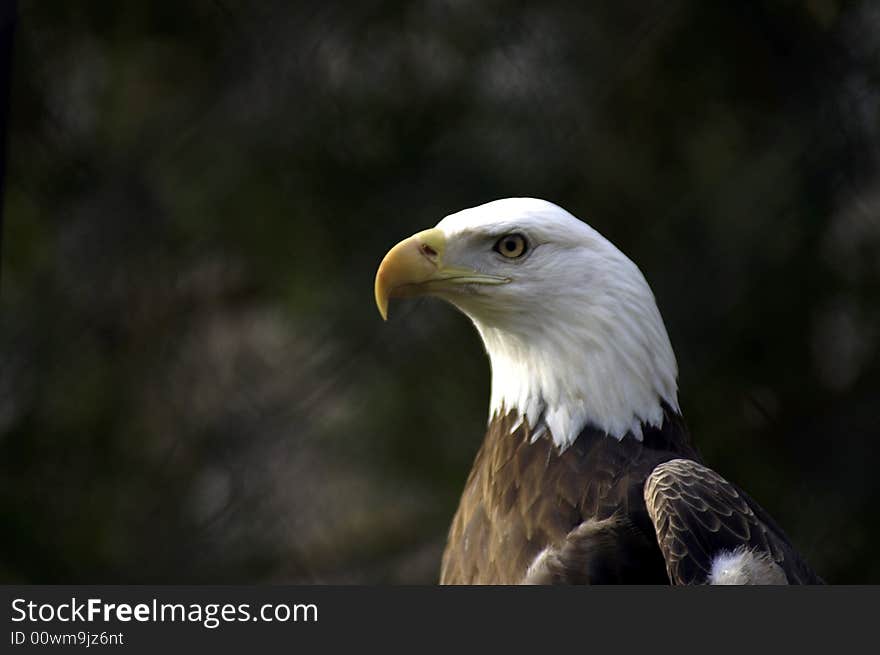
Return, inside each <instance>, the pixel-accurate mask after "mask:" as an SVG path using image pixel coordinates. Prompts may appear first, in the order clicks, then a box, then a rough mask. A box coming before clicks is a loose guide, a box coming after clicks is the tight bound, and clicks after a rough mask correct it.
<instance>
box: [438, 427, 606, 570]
mask: <svg viewBox="0 0 880 655" xmlns="http://www.w3.org/2000/svg"><path fill="white" fill-rule="evenodd" d="M504 423H507V421H506V420H505V421H504ZM493 425H494V424H493ZM506 427H507V426H506V425H494V428H495V429H493V428H492V427H490V430H489V432H488V433H487V435H486V440H485V441H484V443H483V446H482V448H481V449H480V451H479V453H478V454H477V457H476V459H475V461H474V466H473V468H472V470H471V473H470V476H469V477H468V480H467V483H466V485H465V490H464V493H463V494H462V498H461V502H460V504H459V508H458V511H457V513H456V515H455V518H454V519H453V522H452V526H451V527H450V531H449V538H448V543H447V548H446V552H445V553H444V557H443V567H442V572H441V582H443V583H449V584H472V583H483V584H517V583H519V582H521V581H522V579H523V577H524V576H525V574H526V571H527V570H528V568H529V565H530V564H531V563H532V562H533V561H534V560H535V558H536V557H537V556H538V555H539V554H540V553H541V551H542V550H544V549H545V548H546V547H548V546H553V545H556V544H559V543H561V542H562V540H563V539H564V538H565V536H566V535H567V534H568V533H569V532H571V530H572V529H574V528H575V527H577V526H578V525H579V524H581V523H582V522H583V521H585V520H587V519H589V518H599V519H601V518H606V517H607V516H608V515H610V514H611V513H612V512H613V511H614V509H615V508H619V502H618V499H617V498H614V499H613V500H612V498H611V497H612V496H616V495H617V494H616V493H615V487H616V486H618V484H619V482H620V481H621V479H620V475H619V472H620V470H621V469H620V466H619V465H620V464H621V463H622V462H616V461H614V460H615V459H616V458H611V459H609V458H607V457H602V458H597V457H596V455H597V454H596V453H595V452H592V451H590V450H588V449H586V448H585V447H584V444H582V443H576V444H574V445H573V446H572V447H570V448H569V449H567V450H566V451H564V452H563V453H559V452H558V450H557V449H556V447H555V446H554V445H553V443H552V442H551V440H550V439H547V438H539V439H538V440H536V441H535V442H534V443H531V441H530V439H529V437H528V434H527V432H526V429H525V428H519V429H517V430H515V431H514V432H513V433H512V434H511V433H510V432H509V428H508V429H505V428H506Z"/></svg>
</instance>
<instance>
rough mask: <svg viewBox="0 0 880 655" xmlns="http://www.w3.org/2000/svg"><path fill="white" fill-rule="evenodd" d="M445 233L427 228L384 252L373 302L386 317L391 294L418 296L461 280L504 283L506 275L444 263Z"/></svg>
mask: <svg viewBox="0 0 880 655" xmlns="http://www.w3.org/2000/svg"><path fill="white" fill-rule="evenodd" d="M445 252H446V235H445V234H444V233H443V231H442V230H438V229H437V228H431V229H430V230H425V231H423V232H419V233H418V234H414V235H413V236H411V237H409V238H408V239H404V240H403V241H401V242H400V243H398V244H397V245H396V246H394V247H393V248H392V249H391V250H389V251H388V254H387V255H385V258H384V259H383V260H382V263H381V264H379V270H378V271H376V306H377V307H378V308H379V313H380V314H381V315H382V319H383V320H388V301H389V299H391V298H404V297H411V296H419V295H423V294H427V293H432V292H438V291H444V290H449V289H452V288H454V287H457V286H459V285H463V284H506V283H507V282H510V278H506V277H501V276H498V275H487V274H485V273H479V272H478V271H475V270H473V269H469V268H453V267H449V266H445V265H444V263H443V255H444V253H445Z"/></svg>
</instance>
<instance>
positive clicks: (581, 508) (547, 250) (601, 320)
mask: <svg viewBox="0 0 880 655" xmlns="http://www.w3.org/2000/svg"><path fill="white" fill-rule="evenodd" d="M375 294H376V303H377V305H378V308H379V312H380V313H381V315H382V317H383V318H387V312H388V302H389V299H390V298H392V297H411V296H419V295H432V296H437V297H439V298H442V299H443V300H446V301H448V302H450V303H451V304H453V305H454V306H455V307H457V308H458V309H459V310H460V311H462V312H464V313H465V314H466V315H467V316H468V317H469V318H470V319H471V321H472V322H473V323H474V325H475V326H476V328H477V331H478V332H479V334H480V336H481V337H482V340H483V344H484V345H485V348H486V351H487V353H488V355H489V360H490V362H491V368H492V390H491V400H490V412H489V416H490V419H489V426H488V430H487V431H486V435H485V438H484V440H483V444H482V446H481V448H480V450H479V452H478V453H477V456H476V459H475V461H474V464H473V468H472V470H471V472H470V475H469V476H468V478H467V482H466V484H465V489H464V492H463V494H462V497H461V501H460V504H459V507H458V511H457V512H456V514H455V517H454V519H453V521H452V525H451V527H450V529H449V535H448V540H447V545H446V550H445V551H444V554H443V560H442V565H441V572H440V582H441V583H442V584H613V583H623V584H652V583H658V584H669V583H672V584H749V583H751V584H797V583H800V584H804V583H807V584H809V583H821V582H822V580H821V579H820V578H819V577H818V576H817V575H816V574H815V573H814V572H813V571H812V570H811V569H810V567H809V566H808V565H807V564H806V562H805V561H804V559H803V558H802V557H801V556H800V555H799V554H798V552H797V551H796V550H795V548H794V547H793V546H792V544H791V542H790V541H789V540H788V538H787V537H786V536H785V534H784V533H783V531H782V530H781V529H780V527H779V526H778V525H777V524H776V522H775V521H774V520H773V519H772V518H771V517H770V516H769V515H768V514H767V512H765V511H764V510H763V509H762V508H761V507H760V506H759V505H758V504H757V503H756V502H755V501H754V500H752V499H751V498H750V497H749V496H748V495H747V494H746V493H745V492H744V491H743V490H742V489H740V488H739V487H737V486H736V485H735V484H733V483H731V482H729V481H728V480H726V479H725V478H723V477H722V476H721V475H719V474H718V473H716V472H715V471H713V470H712V469H710V468H708V467H707V466H705V465H704V464H703V463H702V461H701V458H700V455H699V453H698V452H697V450H696V449H695V448H694V446H693V445H692V443H691V440H690V437H689V435H688V432H687V429H686V427H685V423H684V421H683V419H682V415H681V410H680V408H679V404H678V391H677V376H678V369H677V364H676V361H675V354H674V353H673V350H672V346H671V344H670V342H669V337H668V335H667V333H666V328H665V326H664V324H663V319H662V318H661V316H660V312H659V310H658V308H657V304H656V301H655V299H654V295H653V293H652V292H651V288H650V287H649V286H648V283H647V281H646V280H645V278H644V276H643V275H642V273H641V271H640V270H639V268H638V267H637V266H636V265H635V264H634V263H633V262H632V261H631V260H630V259H629V258H628V257H626V255H624V254H623V253H622V252H621V251H620V250H618V249H617V248H616V247H615V246H614V245H613V244H612V243H611V242H610V241H608V240H607V239H605V238H604V237H603V236H602V235H600V234H599V233H598V232H597V231H596V230H594V229H592V228H591V227H589V226H588V225H586V224H585V223H583V222H582V221H580V220H578V219H577V218H575V217H574V216H572V215H571V214H569V213H568V212H567V211H565V210H564V209H562V208H560V207H558V206H556V205H554V204H552V203H550V202H546V201H544V200H537V199H532V198H508V199H504V200H496V201H494V202H490V203H487V204H484V205H480V206H478V207H473V208H471V209H466V210H464V211H460V212H458V213H455V214H451V215H449V216H447V217H446V218H444V219H443V220H441V221H440V222H439V223H438V224H437V225H436V226H435V227H433V228H431V229H428V230H425V231H423V232H419V233H418V234H415V235H413V236H411V237H409V238H408V239H405V240H403V241H401V242H400V243H398V244H397V245H396V246H394V247H393V248H392V249H391V250H390V251H389V252H388V254H387V255H386V256H385V258H384V259H383V260H382V263H381V264H380V266H379V269H378V271H377V274H376V284H375Z"/></svg>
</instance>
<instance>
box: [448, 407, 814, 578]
mask: <svg viewBox="0 0 880 655" xmlns="http://www.w3.org/2000/svg"><path fill="white" fill-rule="evenodd" d="M664 409H665V420H664V423H663V426H662V427H661V428H650V427H645V428H644V435H643V440H641V441H639V440H637V439H635V438H634V437H633V436H632V435H627V436H625V437H624V438H623V439H620V440H618V439H614V438H611V437H609V436H607V435H605V434H604V433H601V432H599V431H597V430H595V429H590V428H587V429H585V430H584V431H583V432H582V433H581V434H580V435H579V436H578V438H577V440H576V441H575V442H574V444H572V445H571V446H570V447H569V448H567V449H565V450H564V451H562V452H560V451H559V450H558V449H557V447H556V446H555V445H554V444H553V442H552V440H551V439H550V438H549V437H548V436H547V435H544V436H541V437H539V438H538V439H536V440H535V441H534V443H532V440H531V434H530V431H529V428H528V426H527V425H521V426H519V427H518V428H516V429H515V430H512V427H513V426H514V425H515V423H516V421H517V416H516V414H515V413H514V412H511V413H509V414H507V415H506V416H501V417H498V416H496V417H495V418H494V419H493V421H492V422H491V424H490V426H489V429H488V431H487V433H486V437H485V440H484V442H483V445H482V447H481V448H480V450H479V452H478V453H477V456H476V459H475V461H474V465H473V468H472V470H471V473H470V475H469V477H468V479H467V483H466V484H465V490H464V493H463V494H462V498H461V502H460V505H459V508H458V511H457V512H456V515H455V518H454V519H453V522H452V525H451V527H450V531H449V538H448V543H447V547H446V551H445V552H444V555H443V564H442V570H441V576H440V581H441V583H442V584H519V583H524V582H525V583H538V584H547V583H564V584H603V583H606V584H607V583H632V584H655V583H656V584H668V583H669V582H670V581H672V582H674V583H682V582H703V581H705V578H706V573H707V571H708V569H707V567H710V566H711V557H712V556H713V553H716V552H717V551H718V549H719V548H733V547H735V546H737V545H746V546H752V545H754V546H759V547H766V548H767V549H768V550H769V551H770V553H771V555H772V556H773V558H774V559H775V560H776V561H777V562H779V563H780V565H781V566H782V567H783V569H784V570H785V572H786V574H787V575H788V578H789V581H790V582H819V581H820V580H819V579H818V578H817V577H816V576H815V574H812V572H810V571H809V569H808V568H807V567H806V565H805V564H803V562H802V560H801V559H800V558H799V557H798V556H797V553H796V552H795V551H794V550H793V548H792V547H791V546H790V544H789V543H788V541H787V539H786V538H785V536H784V534H782V532H781V531H780V530H779V529H778V527H777V526H776V525H775V523H773V522H772V519H769V517H768V516H767V515H766V513H765V512H764V511H763V510H761V509H760V507H758V506H757V505H756V504H755V503H754V501H751V499H749V498H748V497H747V496H745V494H741V493H740V492H739V490H737V489H736V488H735V487H733V485H730V484H729V483H727V482H726V481H724V480H723V479H722V478H721V477H720V476H718V475H717V474H715V473H714V472H712V471H711V470H710V469H707V468H705V467H703V466H701V465H699V464H698V463H697V462H699V459H700V458H699V455H698V453H697V452H696V450H695V449H694V448H693V447H692V446H691V444H690V440H689V438H688V436H687V431H686V429H685V427H684V424H683V421H682V419H681V417H680V416H679V415H678V414H676V413H675V412H673V411H672V410H671V409H669V408H668V407H664ZM670 460H677V461H682V460H686V461H689V462H690V464H692V465H693V466H684V467H679V468H681V469H682V470H681V471H677V470H675V469H676V467H675V466H671V467H670V466H667V467H663V468H661V469H660V472H663V473H664V475H663V476H662V479H660V480H657V479H656V478H654V480H655V484H654V486H653V487H652V490H653V491H654V493H653V495H651V496H650V502H651V503H652V505H651V506H650V507H649V505H648V504H646V501H645V482H646V480H648V479H649V477H650V476H651V474H652V472H653V471H654V470H655V469H656V468H657V467H658V465H660V464H663V463H664V462H668V461H670ZM679 474H681V475H686V476H688V479H687V480H683V479H680V478H679ZM719 480H720V481H721V482H722V483H723V486H724V489H725V490H728V489H729V490H734V491H733V493H734V496H730V494H729V492H727V493H721V494H719V493H718V488H717V485H719V484H720V483H719V482H718V481H719ZM695 482H700V484H698V485H696V491H695V492H694V493H692V494H690V495H688V493H685V494H682V493H680V492H681V484H686V485H691V487H692V488H693V487H694V484H695ZM713 485H715V486H714V487H713ZM704 494H708V497H706V498H701V495H704ZM719 506H720V507H719ZM695 507H696V508H698V509H701V510H703V509H705V508H707V507H714V508H715V510H717V511H712V512H708V513H706V512H704V513H703V514H700V512H697V513H696V514H695V513H694V508H695ZM709 514H712V516H711V517H710V516H709ZM695 516H697V517H698V518H702V519H703V521H702V522H700V521H697V520H693V521H692V520H690V518H691V517H695ZM683 517H684V518H683ZM707 524H708V525H707ZM744 525H748V526H750V527H751V528H752V531H751V532H749V531H748V530H746V532H745V534H743V526H744ZM658 534H659V535H660V540H659V542H658ZM737 534H739V536H740V537H745V538H744V539H740V540H737V539H736V537H735V535H737ZM731 535H734V536H731ZM753 535H754V538H753V539H752V538H751V536H753ZM753 542H754V543H753ZM670 548H672V549H673V551H674V552H671V551H670V550H669V549H670ZM707 558H708V559H707ZM536 560H537V562H536ZM670 561H673V564H672V565H669V562H670Z"/></svg>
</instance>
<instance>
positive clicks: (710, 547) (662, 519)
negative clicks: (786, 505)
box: [644, 459, 821, 584]
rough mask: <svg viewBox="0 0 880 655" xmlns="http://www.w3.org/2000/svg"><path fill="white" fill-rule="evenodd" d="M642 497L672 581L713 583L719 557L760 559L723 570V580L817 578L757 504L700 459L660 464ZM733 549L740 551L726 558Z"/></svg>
mask: <svg viewBox="0 0 880 655" xmlns="http://www.w3.org/2000/svg"><path fill="white" fill-rule="evenodd" d="M644 496H645V504H646V506H647V509H648V514H649V516H650V517H651V521H652V522H653V523H654V529H655V531H656V534H657V542H658V545H659V546H660V550H661V551H662V553H663V558H664V559H665V560H666V571H667V573H668V574H669V580H670V581H671V582H672V583H673V584H704V583H707V582H709V583H711V582H715V581H716V580H717V579H718V578H719V576H718V572H719V565H720V564H719V563H723V562H732V563H734V564H736V566H738V567H740V568H743V567H748V566H750V563H751V562H761V563H764V564H765V566H764V568H763V569H762V568H760V567H758V568H754V567H753V568H752V569H749V570H746V569H745V568H743V570H739V569H737V570H736V571H733V572H732V573H731V572H728V573H727V574H726V575H725V576H724V577H723V579H733V580H742V581H748V582H751V583H752V584H774V583H776V584H778V583H780V582H782V583H784V582H785V581H788V582H790V583H804V582H806V583H819V582H821V580H820V579H819V578H818V577H817V576H816V575H815V574H814V573H813V572H812V571H810V570H809V568H808V567H807V566H806V564H804V562H803V561H802V560H801V559H800V557H799V556H798V555H797V553H796V552H795V551H794V549H793V547H792V546H791V545H790V544H789V543H788V540H787V539H786V537H785V535H784V534H782V532H781V530H779V528H778V527H777V526H776V524H775V523H774V522H773V520H772V519H771V518H770V517H769V516H768V515H767V514H766V512H764V510H763V509H761V508H760V506H758V505H757V503H755V502H754V501H753V500H752V499H751V498H749V497H748V496H747V495H746V494H745V493H743V492H742V491H741V490H740V489H739V488H737V487H736V486H734V485H733V484H731V483H730V482H728V481H727V480H725V479H724V478H723V477H721V476H720V475H718V474H717V473H716V472H715V471H713V470H712V469H710V468H707V467H706V466H703V465H702V464H699V463H697V462H695V461H692V460H689V459H673V460H670V461H668V462H664V463H663V464H660V465H659V466H657V467H656V468H655V469H654V470H653V471H652V472H651V475H650V476H649V477H648V479H647V480H646V482H645V488H644ZM734 553H736V554H740V555H742V556H741V557H739V559H731V554H734ZM725 558H726V559H725ZM762 570H766V571H767V574H766V575H761V574H760V571H762ZM713 574H715V575H713Z"/></svg>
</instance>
